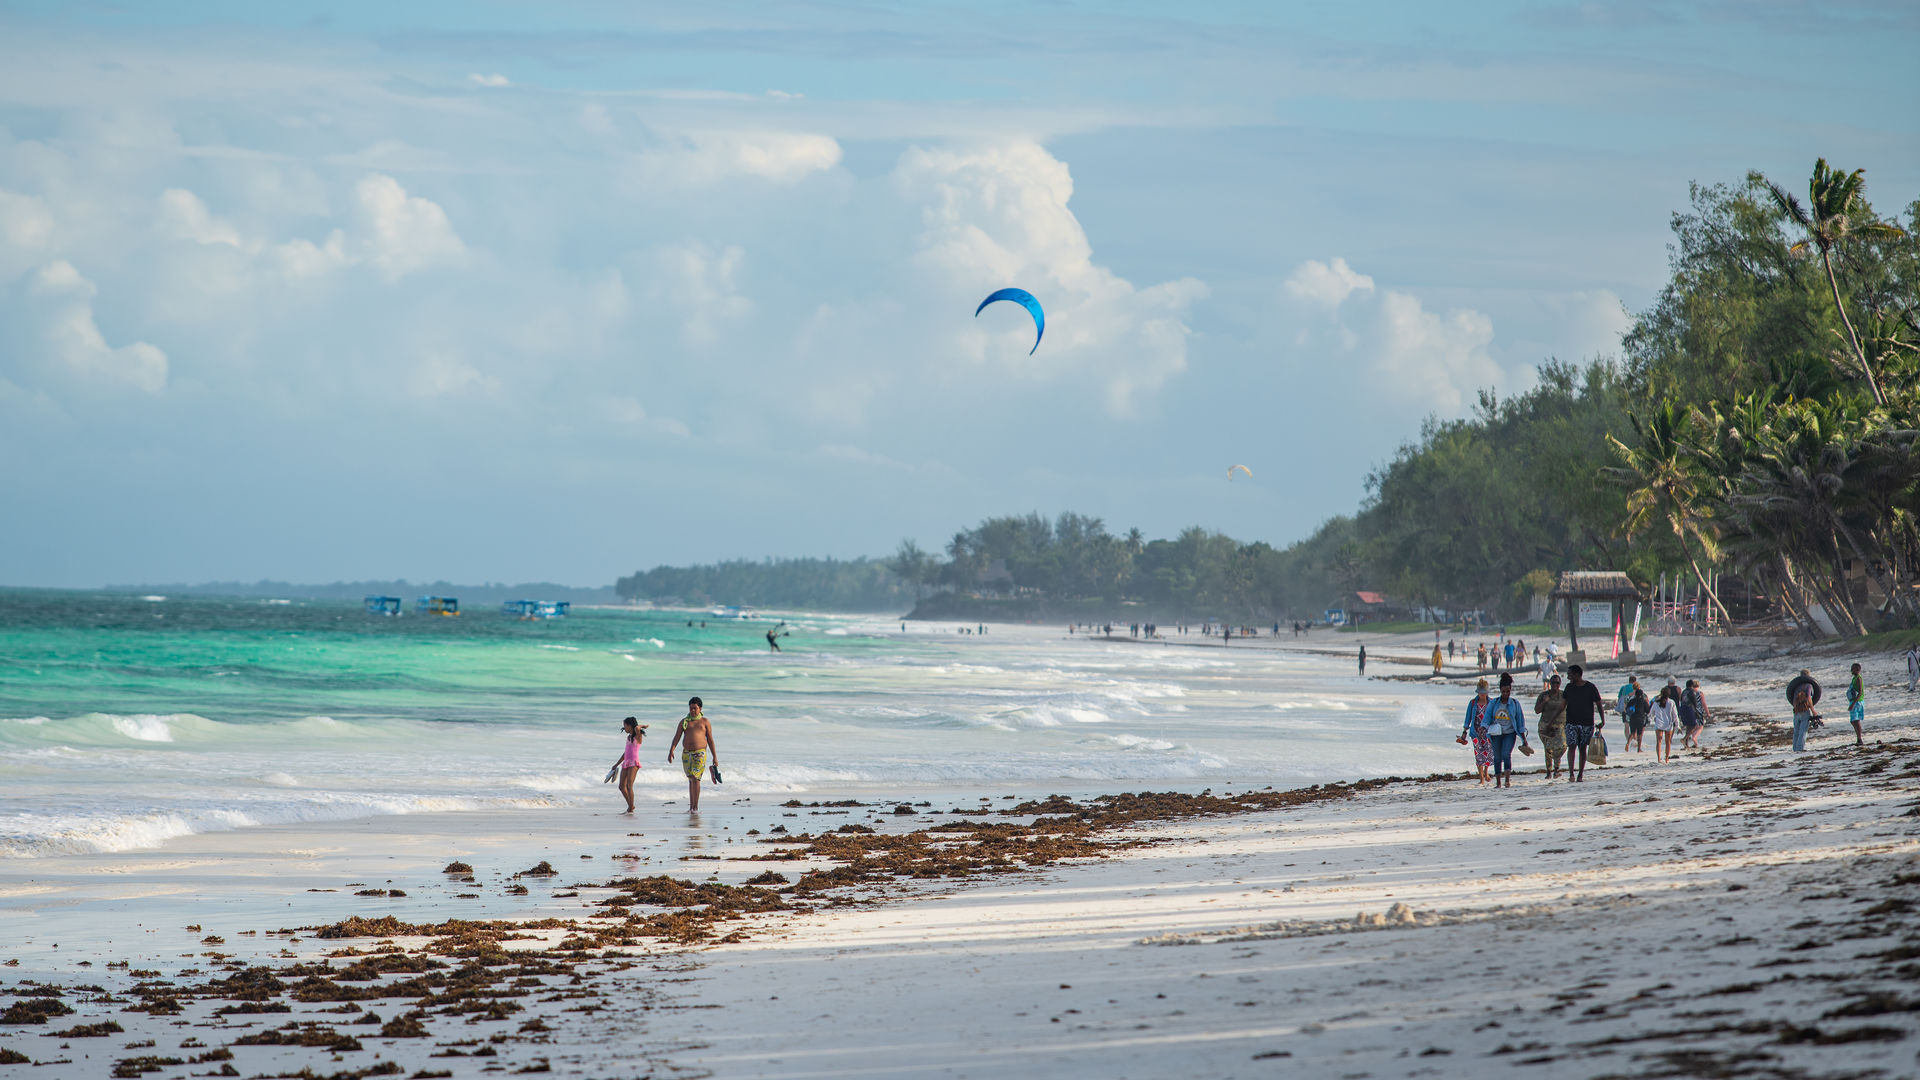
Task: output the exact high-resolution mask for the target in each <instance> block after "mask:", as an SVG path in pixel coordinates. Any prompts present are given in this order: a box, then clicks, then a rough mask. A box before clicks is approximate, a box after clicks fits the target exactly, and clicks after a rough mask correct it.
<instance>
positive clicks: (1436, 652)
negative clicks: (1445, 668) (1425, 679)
mask: <svg viewBox="0 0 1920 1080" xmlns="http://www.w3.org/2000/svg"><path fill="white" fill-rule="evenodd" d="M1433 673H1434V674H1435V675H1438V674H1440V646H1439V645H1438V644H1436V645H1434V647H1433Z"/></svg>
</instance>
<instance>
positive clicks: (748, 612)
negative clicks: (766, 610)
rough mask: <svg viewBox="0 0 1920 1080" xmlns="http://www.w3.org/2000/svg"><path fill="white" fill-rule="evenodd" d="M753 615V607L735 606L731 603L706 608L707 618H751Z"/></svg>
mask: <svg viewBox="0 0 1920 1080" xmlns="http://www.w3.org/2000/svg"><path fill="white" fill-rule="evenodd" d="M754 617H755V615H754V613H753V609H752V608H750V607H735V606H733V605H731V604H721V605H719V606H717V607H712V608H708V609H707V618H709V619H751V618H754Z"/></svg>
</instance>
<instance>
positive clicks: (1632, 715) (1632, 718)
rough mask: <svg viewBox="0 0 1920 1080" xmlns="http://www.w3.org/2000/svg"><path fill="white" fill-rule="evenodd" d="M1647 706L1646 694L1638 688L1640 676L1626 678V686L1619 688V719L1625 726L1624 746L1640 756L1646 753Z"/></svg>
mask: <svg viewBox="0 0 1920 1080" xmlns="http://www.w3.org/2000/svg"><path fill="white" fill-rule="evenodd" d="M1648 705H1649V702H1648V701H1647V692H1646V691H1645V690H1642V689H1641V688H1640V676H1638V675H1629V676H1627V682H1626V685H1625V686H1622V687H1621V688H1620V695H1619V706H1618V707H1619V710H1620V719H1621V722H1622V723H1624V724H1626V726H1627V737H1626V745H1628V746H1632V747H1633V749H1634V750H1635V751H1636V752H1638V753H1642V754H1644V753H1646V752H1647V734H1646V733H1647V708H1648ZM1624 748H1625V747H1624V746H1623V747H1622V749H1624Z"/></svg>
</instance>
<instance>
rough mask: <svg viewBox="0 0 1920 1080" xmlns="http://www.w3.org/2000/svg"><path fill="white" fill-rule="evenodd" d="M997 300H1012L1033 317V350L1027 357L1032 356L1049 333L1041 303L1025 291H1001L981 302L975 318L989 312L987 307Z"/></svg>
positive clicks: (974, 310)
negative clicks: (1041, 340)
mask: <svg viewBox="0 0 1920 1080" xmlns="http://www.w3.org/2000/svg"><path fill="white" fill-rule="evenodd" d="M995 300H1011V301H1013V302H1014V303H1016V304H1019V305H1020V306H1021V307H1023V308H1026V309H1027V313H1028V314H1030V315H1032V316H1033V348H1032V349H1028V350H1027V355H1028V356H1032V355H1033V354H1034V352H1035V350H1037V349H1039V348H1040V338H1041V336H1042V335H1044V334H1045V333H1046V332H1047V313H1046V312H1044V311H1041V310H1040V301H1038V300H1035V299H1034V298H1033V294H1032V293H1030V292H1028V291H1027V290H1025V289H1001V290H999V291H998V292H995V293H994V294H993V295H992V296H989V297H987V298H986V299H985V300H982V301H980V306H979V307H977V308H974V309H973V317H974V318H976V319H977V318H979V317H980V313H981V312H983V311H985V310H987V305H988V304H991V303H993V302H994V301H995Z"/></svg>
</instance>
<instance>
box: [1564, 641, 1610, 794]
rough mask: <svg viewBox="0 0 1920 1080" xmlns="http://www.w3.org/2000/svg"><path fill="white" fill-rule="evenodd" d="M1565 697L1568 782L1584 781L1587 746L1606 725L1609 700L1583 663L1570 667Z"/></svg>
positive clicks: (1585, 776)
mask: <svg viewBox="0 0 1920 1080" xmlns="http://www.w3.org/2000/svg"><path fill="white" fill-rule="evenodd" d="M1561 699H1562V700H1563V701H1564V702H1565V703H1566V706H1567V782H1568V783H1580V782H1583V781H1585V780H1586V778H1587V747H1588V746H1590V745H1592V743H1593V733H1594V732H1595V731H1597V730H1599V729H1600V728H1602V727H1605V726H1606V723H1607V719H1606V717H1607V703H1606V701H1605V699H1603V698H1601V696H1600V688H1599V687H1597V686H1595V685H1593V684H1592V683H1590V682H1588V681H1587V680H1586V672H1585V670H1584V669H1583V668H1581V666H1580V665H1579V664H1574V665H1572V666H1571V667H1569V668H1567V688H1566V690H1565V691H1563V692H1562V693H1561Z"/></svg>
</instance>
